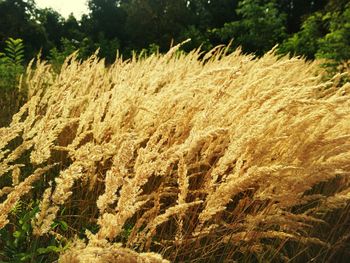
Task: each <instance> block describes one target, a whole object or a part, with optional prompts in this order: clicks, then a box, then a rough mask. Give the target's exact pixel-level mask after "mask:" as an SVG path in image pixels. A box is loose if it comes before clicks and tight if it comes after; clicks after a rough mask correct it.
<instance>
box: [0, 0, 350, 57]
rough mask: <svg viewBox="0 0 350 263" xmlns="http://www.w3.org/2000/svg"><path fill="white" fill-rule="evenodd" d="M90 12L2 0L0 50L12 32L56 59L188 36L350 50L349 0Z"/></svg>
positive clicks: (265, 0)
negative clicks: (78, 15) (64, 11)
mask: <svg viewBox="0 0 350 263" xmlns="http://www.w3.org/2000/svg"><path fill="white" fill-rule="evenodd" d="M87 3H88V7H89V13H88V14H87V15H83V17H82V18H81V19H80V20H77V19H76V18H75V17H74V16H73V15H71V16H70V17H68V18H67V19H64V18H63V17H62V16H61V15H60V14H59V13H57V12H56V11H54V10H52V9H38V8H37V7H36V5H35V1H34V0H27V1H25V0H0V50H1V49H3V48H4V45H5V42H4V41H5V40H6V39H7V38H8V37H12V38H21V39H23V41H24V43H25V46H26V52H25V56H26V59H27V60H29V59H31V58H32V57H33V56H35V55H36V54H37V53H38V51H39V50H42V54H43V55H44V57H47V58H50V57H51V58H52V59H56V58H57V56H58V53H62V54H63V55H67V54H68V53H70V52H71V51H72V50H75V49H77V48H79V49H80V56H81V57H85V58H86V57H88V56H90V55H91V54H92V53H93V52H94V51H95V50H96V49H97V48H98V47H100V48H101V50H100V55H101V56H102V57H106V58H107V60H108V61H109V62H112V61H113V59H114V58H115V53H116V49H119V51H120V52H121V54H123V56H124V57H130V56H131V53H132V51H141V50H142V49H147V50H152V49H155V48H157V47H159V49H160V51H167V50H168V49H169V47H170V46H171V45H172V43H173V44H177V43H179V42H181V41H183V40H185V39H187V38H191V39H192V41H191V42H189V43H188V44H187V45H185V46H184V47H183V48H184V49H185V50H187V51H189V50H191V49H193V48H194V47H198V46H200V45H202V49H204V50H209V49H210V48H212V47H213V46H216V45H218V44H228V43H229V42H230V41H231V40H232V39H233V40H234V41H233V44H232V46H233V48H234V49H235V48H236V47H238V46H242V48H243V51H244V52H249V53H255V54H258V55H262V54H263V53H265V52H266V51H268V50H270V49H271V48H272V47H273V46H274V45H276V44H281V48H280V51H281V52H282V53H286V52H291V53H293V54H298V55H304V56H306V57H307V58H310V59H312V58H315V57H325V58H331V59H333V60H335V62H337V63H341V62H344V61H346V60H348V59H349V58H350V49H349V44H348V43H349V38H350V33H349V20H350V4H349V3H348V1H347V0H330V1H327V0H315V1H304V0H215V1H209V0H177V1H173V0H142V1H140V0H88V1H87Z"/></svg>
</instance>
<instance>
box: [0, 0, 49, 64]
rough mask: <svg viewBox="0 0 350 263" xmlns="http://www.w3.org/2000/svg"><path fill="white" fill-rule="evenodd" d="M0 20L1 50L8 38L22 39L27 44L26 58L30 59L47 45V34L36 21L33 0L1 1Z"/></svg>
mask: <svg viewBox="0 0 350 263" xmlns="http://www.w3.org/2000/svg"><path fill="white" fill-rule="evenodd" d="M0 18H1V19H0V43H1V44H0V48H4V44H3V43H4V41H5V40H6V39H7V38H8V37H13V38H21V39H23V41H24V42H25V43H26V46H25V48H26V52H25V53H26V58H27V59H30V58H31V57H33V56H34V55H36V53H37V52H38V51H39V50H40V48H41V47H42V46H43V45H45V43H46V37H45V32H44V29H43V27H42V26H41V25H40V24H38V23H37V21H36V20H35V18H36V7H35V2H34V1H33V0H27V1H23V0H2V1H0Z"/></svg>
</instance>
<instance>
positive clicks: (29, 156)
mask: <svg viewBox="0 0 350 263" xmlns="http://www.w3.org/2000/svg"><path fill="white" fill-rule="evenodd" d="M199 58H200V59H199ZM318 71H319V67H318V65H317V63H308V62H305V61H304V60H302V59H299V58H292V59H288V58H281V59H277V57H276V56H275V55H274V52H273V51H272V52H270V53H268V54H266V55H265V56H264V57H262V58H259V59H257V58H254V57H253V56H250V55H243V54H241V53H240V51H239V50H237V51H236V52H234V53H232V54H226V50H225V49H223V48H216V49H214V50H212V51H211V52H209V53H208V54H201V53H200V52H199V51H194V52H192V53H190V54H188V55H184V54H182V53H179V52H177V47H174V48H173V49H171V50H170V51H169V52H168V53H167V54H166V55H159V54H154V55H152V56H150V57H149V58H137V57H134V58H132V59H131V60H127V61H124V60H122V59H121V58H118V59H117V60H116V62H115V63H114V64H112V65H110V66H109V67H106V66H105V64H104V61H103V60H99V59H98V58H97V57H96V56H92V57H91V58H90V59H89V60H86V61H78V60H77V59H76V57H75V55H74V54H73V55H72V56H71V57H70V58H68V59H67V60H66V62H65V64H64V65H63V67H62V70H61V73H60V74H59V75H58V76H55V75H54V74H53V73H52V71H51V69H50V66H48V65H47V64H45V62H38V63H37V66H36V70H31V71H30V72H29V73H28V74H27V75H28V77H27V79H26V80H25V81H26V82H27V85H28V87H29V89H30V100H29V101H28V103H26V104H25V105H24V106H23V107H22V109H21V110H20V111H19V112H18V113H17V114H16V115H14V117H13V121H12V123H11V124H10V126H9V127H3V128H1V129H0V136H1V138H2V140H1V142H0V161H1V163H0V176H1V177H0V182H1V187H0V198H1V200H0V202H2V203H1V204H0V215H1V216H0V227H5V225H6V224H7V223H8V220H7V214H8V213H9V212H10V210H11V207H13V206H14V205H15V202H16V201H18V200H19V199H20V198H25V195H26V196H29V197H28V198H31V197H33V196H36V197H37V196H42V201H41V203H40V206H39V207H40V211H39V212H38V214H37V215H36V218H35V220H33V228H34V234H35V235H37V236H45V235H50V230H51V226H52V223H53V221H54V220H55V218H56V219H62V220H65V221H66V222H68V225H69V231H67V232H62V233H61V234H62V235H64V236H65V237H66V238H68V239H73V237H74V236H75V235H76V234H77V233H78V232H79V231H84V230H85V229H88V228H89V227H88V226H91V225H94V226H96V229H97V230H96V231H94V233H93V234H91V233H90V234H88V236H87V241H85V242H84V241H82V240H78V241H76V245H75V246H73V247H72V249H71V250H69V251H68V252H66V253H65V254H63V255H62V256H61V258H60V260H61V262H113V261H116V260H121V258H123V257H124V259H123V260H124V261H123V262H127V261H126V260H129V259H130V262H165V261H162V260H163V259H162V257H163V258H164V259H167V260H170V261H183V260H189V261H193V262H197V261H202V262H211V261H212V262H219V261H223V260H229V259H232V260H237V261H241V260H243V259H251V260H263V261H264V260H265V261H266V260H268V261H275V260H276V261H278V260H285V261H287V260H298V259H300V258H303V259H305V258H308V259H310V260H311V259H312V258H313V260H321V259H326V260H335V259H336V260H338V261H339V260H340V261H341V260H343V259H345V256H346V251H348V252H349V251H350V250H347V249H348V248H349V238H350V235H349V231H350V227H349V225H350V224H349V223H350V216H349V215H350V213H349V208H350V180H349V178H350V177H349V176H350V96H349V94H350V90H349V83H347V84H345V85H343V86H342V85H340V86H339V81H338V79H339V78H340V77H341V76H336V77H335V78H334V79H332V80H330V81H327V82H323V81H322V78H321V75H320V74H318V73H319V72H318ZM335 83H338V86H337V85H336V84H335ZM11 176H13V177H11ZM6 178H13V179H11V180H8V179H6ZM34 182H36V183H35V184H34ZM32 186H33V188H31V187H32ZM340 218H341V220H340ZM338 219H339V220H338ZM334 222H335V223H334ZM308 246H310V247H308ZM311 247H312V249H311ZM309 248H310V249H309ZM135 251H136V252H135ZM150 252H154V253H158V254H160V255H162V257H160V256H159V255H156V254H151V253H150ZM348 252H347V253H348ZM143 253H146V254H143ZM147 253H148V254H147ZM348 256H349V254H348ZM117 258H118V259H117ZM89 260H90V261H89ZM147 260H148V261H147ZM116 262H117V261H116Z"/></svg>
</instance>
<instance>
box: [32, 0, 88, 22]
mask: <svg viewBox="0 0 350 263" xmlns="http://www.w3.org/2000/svg"><path fill="white" fill-rule="evenodd" d="M35 2H36V5H37V6H38V7H39V8H49V7H51V8H52V9H54V10H55V11H57V12H59V13H60V14H61V15H62V16H63V17H64V18H67V17H68V16H69V14H70V13H73V14H74V16H75V18H77V19H78V20H79V19H80V18H81V16H82V15H83V14H87V13H88V7H87V0H35Z"/></svg>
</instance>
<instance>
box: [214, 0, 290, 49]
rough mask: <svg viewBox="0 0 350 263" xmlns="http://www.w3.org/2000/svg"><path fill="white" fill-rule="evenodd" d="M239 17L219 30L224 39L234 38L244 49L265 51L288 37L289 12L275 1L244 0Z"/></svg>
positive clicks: (235, 44)
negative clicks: (282, 11)
mask: <svg viewBox="0 0 350 263" xmlns="http://www.w3.org/2000/svg"><path fill="white" fill-rule="evenodd" d="M236 12H237V14H238V15H239V16H240V17H241V19H240V20H238V21H233V22H230V23H226V24H225V25H224V27H222V28H219V29H217V30H216V32H217V34H218V35H219V36H220V37H221V39H222V40H223V41H226V42H227V41H229V40H231V39H233V40H234V46H242V48H243V51H244V52H248V53H255V54H257V55H262V54H264V53H265V52H266V51H268V50H270V49H271V48H272V47H273V46H274V45H276V44H277V43H280V42H282V41H283V40H284V38H285V37H286V27H285V21H286V15H285V14H283V13H280V12H279V10H278V9H277V6H276V4H275V2H274V1H264V0H244V1H241V2H239V4H238V8H237V10H236Z"/></svg>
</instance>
